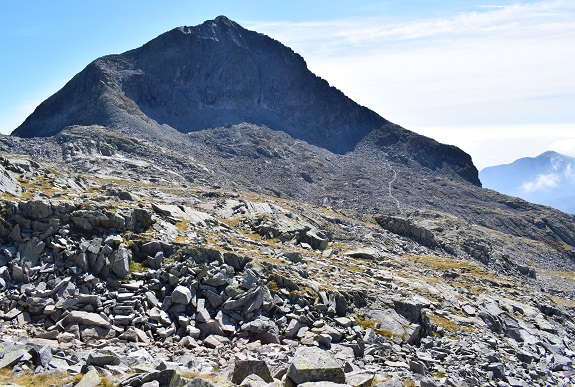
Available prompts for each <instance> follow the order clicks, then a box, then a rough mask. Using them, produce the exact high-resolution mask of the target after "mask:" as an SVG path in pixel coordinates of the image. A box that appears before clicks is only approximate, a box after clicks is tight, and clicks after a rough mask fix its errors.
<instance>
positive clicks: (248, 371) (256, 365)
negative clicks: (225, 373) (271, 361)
mask: <svg viewBox="0 0 575 387" xmlns="http://www.w3.org/2000/svg"><path fill="white" fill-rule="evenodd" d="M250 375H257V376H259V377H260V378H262V379H263V380H264V381H265V382H267V383H271V382H273V378H272V376H271V373H270V370H269V368H268V365H267V364H266V362H265V361H263V360H256V359H253V360H238V361H236V362H235V364H234V371H233V373H232V383H234V384H241V383H242V382H243V381H244V379H245V378H246V377H248V376H250Z"/></svg>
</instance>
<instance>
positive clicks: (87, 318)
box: [65, 310, 112, 328]
mask: <svg viewBox="0 0 575 387" xmlns="http://www.w3.org/2000/svg"><path fill="white" fill-rule="evenodd" d="M65 321H66V322H67V323H71V322H77V323H80V324H84V325H96V326H99V327H102V328H111V327H112V324H110V323H109V322H108V321H107V320H105V319H104V318H103V317H102V316H100V315H99V314H96V313H90V312H82V311H80V310H73V311H71V312H70V313H69V314H68V316H66V318H65Z"/></svg>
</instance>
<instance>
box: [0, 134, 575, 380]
mask: <svg viewBox="0 0 575 387" xmlns="http://www.w3.org/2000/svg"><path fill="white" fill-rule="evenodd" d="M113 138H115V141H117V142H116V146H120V144H124V145H126V143H129V142H130V141H129V140H127V139H124V138H118V137H113ZM81 139H82V140H84V141H86V144H85V146H84V148H82V149H80V148H79V146H78V143H77V142H76V143H75V144H74V145H75V146H76V148H75V151H74V152H75V153H74V156H75V157H76V159H74V160H75V161H74V162H76V163H77V162H80V160H82V162H88V161H90V164H91V167H92V168H93V170H92V172H91V173H90V174H86V173H77V172H74V171H73V170H70V169H67V168H62V167H61V166H57V164H52V163H49V162H42V163H38V162H35V161H33V160H31V159H30V158H27V157H24V156H14V155H12V154H9V155H8V154H6V155H5V156H4V158H3V159H2V164H3V167H4V168H6V169H7V170H10V171H11V176H12V178H13V180H14V181H15V182H16V184H17V186H18V192H19V193H18V194H14V193H5V194H4V196H3V198H2V203H1V207H0V212H1V219H2V221H1V224H0V238H1V241H2V249H1V250H0V251H1V256H0V259H1V260H2V268H1V269H0V292H1V293H2V297H0V299H1V300H2V301H0V320H1V321H2V323H1V324H0V336H1V337H2V340H3V342H2V343H3V344H2V347H1V348H2V349H0V369H1V368H5V369H6V367H7V369H11V371H10V372H9V373H6V372H4V373H0V381H2V380H6V379H2V378H8V379H9V380H12V381H17V382H19V381H22V383H25V380H32V381H33V380H37V379H34V376H31V372H32V371H31V370H34V373H35V374H36V375H37V376H36V378H39V377H40V375H47V374H51V373H57V375H58V378H59V379H60V381H59V382H58V383H60V384H59V385H64V384H65V383H71V384H68V385H71V386H72V385H75V384H76V383H79V384H78V385H85V384H83V383H88V381H89V380H92V381H93V380H96V383H97V382H98V381H99V382H101V383H108V385H109V384H110V383H113V384H117V385H122V386H140V385H144V384H145V383H158V384H149V385H169V386H183V385H184V384H186V383H188V382H189V383H190V384H189V385H190V386H195V385H206V386H208V385H210V384H207V383H215V384H219V385H229V383H230V381H231V382H232V383H235V384H240V383H241V382H244V384H243V385H247V384H246V383H248V381H249V383H251V384H249V385H261V386H263V385H268V383H270V382H272V383H274V384H273V385H283V384H284V383H286V385H293V384H290V383H295V384H302V383H303V382H304V381H312V380H316V381H317V380H322V381H324V382H323V383H325V381H332V382H340V383H342V382H345V383H347V384H348V385H352V386H363V385H370V384H372V383H380V384H379V385H381V386H386V385H387V386H393V385H398V384H397V383H400V384H399V385H401V382H403V384H404V385H421V386H434V385H457V386H465V385H467V386H476V385H518V386H519V385H525V386H534V385H541V386H543V385H568V384H569V383H571V382H572V381H573V368H572V358H573V356H574V354H575V352H574V350H575V343H573V342H572V339H571V337H573V334H574V333H575V322H574V321H573V313H574V312H575V304H574V303H573V298H572V296H573V290H574V289H575V276H573V269H572V267H564V268H562V270H560V268H557V267H555V268H553V269H551V268H543V267H538V266H537V265H536V264H534V262H527V261H526V262H523V264H522V265H518V263H517V261H512V260H510V259H509V258H506V257H518V256H520V254H521V253H522V252H523V253H524V252H526V251H529V252H532V253H537V254H543V253H544V252H545V251H546V250H547V249H548V248H547V247H546V246H545V245H542V244H539V243H535V242H533V241H530V240H528V239H524V240H515V241H512V242H511V241H510V240H509V237H508V236H507V235H506V234H504V233H500V232H495V231H493V230H489V229H485V228H481V227H479V226H476V225H471V224H469V223H468V222H466V221H463V220H462V219H457V218H454V217H453V216H449V215H447V214H444V213H440V212H425V213H420V214H419V217H411V218H409V219H406V218H404V217H397V216H390V215H378V216H370V215H363V214H360V213H357V212H354V211H351V210H347V211H336V210H333V209H330V208H325V207H318V206H314V205H310V204H307V203H301V202H294V201H290V200H282V199H279V198H277V197H273V196H267V195H261V194H254V193H248V192H241V191H235V192H232V191H227V190H222V189H213V188H212V189H210V188H208V187H207V186H206V185H204V184H201V185H196V184H193V183H190V182H189V181H188V180H186V179H185V178H184V177H182V176H180V175H178V174H177V173H171V174H170V173H169V172H168V171H166V170H162V169H161V168H162V167H161V166H156V169H151V168H150V167H149V165H146V164H145V162H144V161H143V160H140V159H138V158H135V157H134V156H131V157H128V156H129V155H126V154H123V155H121V156H120V155H118V154H116V155H115V156H114V157H112V156H104V155H102V154H100V155H99V156H97V157H96V156H95V154H96V153H97V152H99V151H102V150H103V151H104V153H107V154H109V152H107V151H105V149H107V146H109V145H110V143H109V142H108V143H103V142H100V143H99V144H98V145H97V141H95V139H93V140H91V141H87V140H86V138H85V137H81ZM101 139H102V138H100V139H99V140H101ZM109 141H110V140H109ZM62 145H63V146H62V149H68V152H71V151H70V149H71V148H72V146H71V144H70V143H65V142H64V143H62ZM132 146H134V145H132ZM71 164H72V165H73V164H74V163H71ZM120 168H121V169H122V170H124V171H126V172H127V173H126V175H129V174H131V173H134V177H132V178H128V177H125V176H118V174H116V173H114V174H113V175H112V174H110V173H111V172H115V171H116V170H118V169H120ZM198 168H201V166H200V165H198ZM146 171H147V172H146ZM440 228H441V230H440ZM487 240H488V241H489V249H486V246H485V244H484V243H485V242H486V241H487ZM491 254H495V255H496V256H497V257H499V259H501V262H500V264H498V265H494V264H493V262H490V257H491ZM539 289H541V290H539ZM314 347H319V348H321V349H322V350H321V351H320V352H319V353H318V352H314V351H313V350H311V349H305V348H314ZM324 357H325V358H324ZM318 358H321V359H322V361H316V360H314V359H318ZM302 362H303V363H304V364H306V365H305V366H304V365H302ZM310 363H311V364H312V365H311V366H310ZM250 374H251V376H249V375H250ZM67 375H70V376H67ZM74 375H80V376H78V377H76V378H75V379H74ZM254 375H257V377H256V376H254ZM314 375H315V376H314ZM317 375H321V376H320V377H318V376H317ZM198 376H199V377H200V379H197V377H198ZM194 378H196V379H194ZM245 378H249V379H247V380H248V381H245V380H244V379H245ZM314 378H315V379H314ZM318 378H319V379H318ZM280 380H282V381H281V382H280ZM386 383H387V384H386ZM393 383H395V384H393ZM92 385H93V384H92Z"/></svg>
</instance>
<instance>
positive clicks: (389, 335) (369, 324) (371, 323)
mask: <svg viewBox="0 0 575 387" xmlns="http://www.w3.org/2000/svg"><path fill="white" fill-rule="evenodd" d="M355 321H356V322H357V325H359V326H360V327H362V328H363V329H368V328H370V329H371V330H373V331H374V332H375V333H376V334H378V335H380V336H383V337H385V338H386V339H388V340H393V339H394V338H395V337H399V335H396V334H395V333H393V332H391V331H389V330H387V329H377V328H376V327H375V326H376V325H377V324H378V323H379V321H377V320H366V319H364V318H362V317H357V318H356V319H355Z"/></svg>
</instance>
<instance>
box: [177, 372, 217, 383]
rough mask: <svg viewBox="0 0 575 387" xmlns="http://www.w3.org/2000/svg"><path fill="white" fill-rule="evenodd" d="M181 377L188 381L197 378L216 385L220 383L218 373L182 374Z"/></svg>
mask: <svg viewBox="0 0 575 387" xmlns="http://www.w3.org/2000/svg"><path fill="white" fill-rule="evenodd" d="M180 376H181V377H182V378H184V379H187V380H193V379H195V378H200V379H203V380H207V381H209V382H211V383H212V384H215V383H217V382H218V381H219V378H218V375H217V374H216V373H212V372H210V373H204V372H195V371H193V372H182V373H181V374H180Z"/></svg>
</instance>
